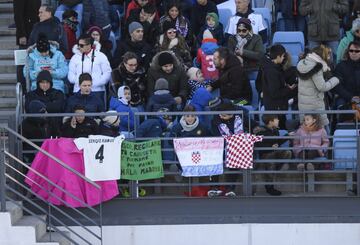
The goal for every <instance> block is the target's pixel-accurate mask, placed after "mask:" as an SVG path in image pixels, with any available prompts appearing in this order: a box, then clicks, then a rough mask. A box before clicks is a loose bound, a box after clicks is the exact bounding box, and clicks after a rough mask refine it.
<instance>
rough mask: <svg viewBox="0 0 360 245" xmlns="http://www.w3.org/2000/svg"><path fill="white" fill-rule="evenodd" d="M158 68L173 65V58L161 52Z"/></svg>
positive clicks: (167, 53)
mask: <svg viewBox="0 0 360 245" xmlns="http://www.w3.org/2000/svg"><path fill="white" fill-rule="evenodd" d="M158 60H159V66H164V65H168V64H174V58H173V56H172V55H171V54H170V53H169V52H163V53H161V54H160V55H159V58H158Z"/></svg>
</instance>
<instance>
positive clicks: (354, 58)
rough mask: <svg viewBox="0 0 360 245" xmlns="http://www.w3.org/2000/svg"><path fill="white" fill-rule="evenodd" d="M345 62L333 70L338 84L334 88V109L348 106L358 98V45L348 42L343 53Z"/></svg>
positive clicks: (359, 71) (359, 61)
mask: <svg viewBox="0 0 360 245" xmlns="http://www.w3.org/2000/svg"><path fill="white" fill-rule="evenodd" d="M344 56H345V60H343V61H341V62H340V63H339V64H338V65H337V66H336V69H335V75H336V76H337V77H339V78H340V83H339V84H338V85H337V86H336V87H335V92H336V94H338V95H339V97H338V98H337V99H336V108H338V107H339V106H341V105H350V103H351V101H355V100H356V99H358V98H359V97H360V43H359V42H350V44H349V46H348V48H347V50H346V51H345V55H344Z"/></svg>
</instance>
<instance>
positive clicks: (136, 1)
mask: <svg viewBox="0 0 360 245" xmlns="http://www.w3.org/2000/svg"><path fill="white" fill-rule="evenodd" d="M155 2H156V1H155V0H131V2H130V3H129V5H128V6H127V8H126V14H125V20H127V18H128V17H129V16H130V13H131V11H132V10H134V9H139V8H141V7H144V6H145V5H146V4H148V3H151V4H154V3H155Z"/></svg>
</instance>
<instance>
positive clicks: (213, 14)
mask: <svg viewBox="0 0 360 245" xmlns="http://www.w3.org/2000/svg"><path fill="white" fill-rule="evenodd" d="M208 18H213V19H214V21H215V26H214V27H217V26H218V25H219V16H218V15H217V14H216V13H214V12H211V13H207V15H206V20H207V19H208Z"/></svg>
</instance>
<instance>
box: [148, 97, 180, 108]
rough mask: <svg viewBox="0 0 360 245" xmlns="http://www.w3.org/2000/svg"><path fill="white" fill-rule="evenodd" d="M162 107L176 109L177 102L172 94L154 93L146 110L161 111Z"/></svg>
mask: <svg viewBox="0 0 360 245" xmlns="http://www.w3.org/2000/svg"><path fill="white" fill-rule="evenodd" d="M161 108H167V109H169V111H176V103H175V100H174V97H173V96H172V95H171V94H159V95H155V94H154V95H152V96H151V97H150V99H149V102H148V104H147V106H146V111H149V112H150V111H153V112H156V111H159V109H161Z"/></svg>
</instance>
